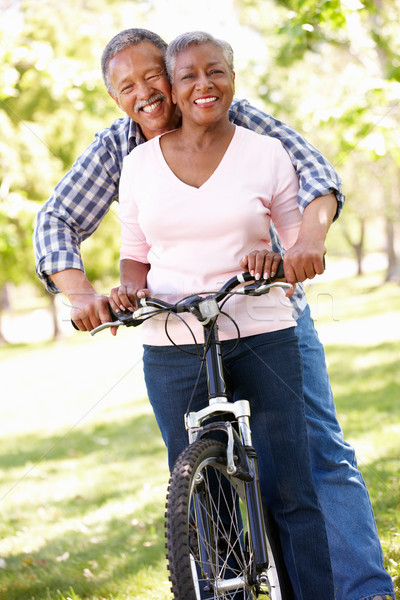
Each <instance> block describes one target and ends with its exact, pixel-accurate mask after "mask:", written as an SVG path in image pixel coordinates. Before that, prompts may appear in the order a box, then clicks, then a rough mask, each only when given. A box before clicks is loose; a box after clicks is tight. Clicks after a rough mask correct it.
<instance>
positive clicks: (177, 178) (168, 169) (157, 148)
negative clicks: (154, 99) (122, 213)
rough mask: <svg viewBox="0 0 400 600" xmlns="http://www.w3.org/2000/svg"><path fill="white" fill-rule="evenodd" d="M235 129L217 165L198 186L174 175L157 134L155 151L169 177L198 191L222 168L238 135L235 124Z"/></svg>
mask: <svg viewBox="0 0 400 600" xmlns="http://www.w3.org/2000/svg"><path fill="white" fill-rule="evenodd" d="M234 127H235V130H234V132H233V136H232V139H231V141H230V142H229V144H228V146H227V148H226V150H225V152H224V154H223V156H222V158H221V160H220V161H219V163H218V165H217V166H216V168H215V169H214V171H213V172H212V173H211V175H210V176H209V177H208V178H207V179H206V180H205V181H204V182H203V183H202V184H201V186H200V187H196V186H194V185H190V184H189V183H185V182H184V181H182V179H180V178H179V177H178V176H177V175H175V173H174V172H173V170H172V169H171V167H170V166H169V164H168V163H167V161H166V160H165V158H164V154H163V151H162V149H161V137H162V135H160V136H158V138H157V143H156V146H155V147H156V151H157V154H158V156H159V159H160V161H161V163H162V164H163V166H164V170H165V171H167V172H168V173H169V175H170V177H172V178H173V179H175V181H176V182H178V183H179V184H180V185H184V186H185V187H186V188H189V189H191V190H194V191H195V192H200V191H201V190H203V189H204V187H205V186H207V185H208V184H209V183H211V182H212V180H213V179H214V177H217V175H218V173H219V171H220V170H222V169H223V166H224V164H225V162H226V160H227V157H228V154H230V152H231V151H232V147H233V145H234V143H236V138H237V136H238V127H237V126H236V125H235V126H234Z"/></svg>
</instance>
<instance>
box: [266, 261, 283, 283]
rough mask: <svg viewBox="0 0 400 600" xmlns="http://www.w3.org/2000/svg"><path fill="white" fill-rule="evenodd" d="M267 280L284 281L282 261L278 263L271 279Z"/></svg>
mask: <svg viewBox="0 0 400 600" xmlns="http://www.w3.org/2000/svg"><path fill="white" fill-rule="evenodd" d="M269 279H270V280H271V281H275V279H285V269H284V266H283V260H281V262H280V263H279V265H278V268H277V269H276V273H275V275H274V276H273V277H270V278H269Z"/></svg>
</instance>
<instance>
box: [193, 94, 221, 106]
mask: <svg viewBox="0 0 400 600" xmlns="http://www.w3.org/2000/svg"><path fill="white" fill-rule="evenodd" d="M216 100H218V98H217V97H216V96H213V97H212V98H199V99H198V100H195V101H194V103H195V104H207V102H215V101H216Z"/></svg>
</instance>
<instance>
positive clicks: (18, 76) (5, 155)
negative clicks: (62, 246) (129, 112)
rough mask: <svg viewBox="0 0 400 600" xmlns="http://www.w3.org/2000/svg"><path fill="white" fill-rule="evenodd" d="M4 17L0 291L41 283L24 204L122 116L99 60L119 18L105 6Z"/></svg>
mask: <svg viewBox="0 0 400 600" xmlns="http://www.w3.org/2000/svg"><path fill="white" fill-rule="evenodd" d="M122 5H123V3H121V4H120V6H122ZM0 11H1V19H0V41H1V44H0V65H1V66H0V128H1V131H2V136H1V139H0V215H1V217H0V218H1V229H2V240H1V260H2V272H1V281H0V287H1V286H2V285H3V284H4V283H5V282H6V281H12V282H14V283H19V282H21V280H26V279H27V278H28V279H32V278H33V279H34V278H35V275H34V266H33V261H32V249H31V248H30V247H29V248H28V246H29V245H30V243H31V242H30V240H31V234H32V227H33V214H34V212H35V211H36V210H37V207H36V205H34V204H32V207H31V210H29V209H28V208H27V207H28V204H27V203H26V202H28V201H32V200H34V201H36V202H40V203H43V202H44V200H46V199H47V197H49V196H50V194H51V192H52V189H53V188H54V186H55V185H56V183H57V182H58V181H59V179H60V178H61V177H62V175H63V174H64V173H65V172H66V171H67V170H68V169H69V168H70V166H71V165H72V163H73V162H74V160H75V159H76V157H77V156H78V155H79V154H80V152H81V151H82V150H83V149H84V148H85V147H86V146H87V145H88V144H89V143H90V142H91V141H92V139H93V134H94V132H95V131H97V130H99V129H103V127H105V126H106V125H108V124H109V123H110V122H111V121H112V120H113V119H114V118H115V117H116V116H119V113H118V111H117V109H116V108H115V107H114V105H113V103H112V102H111V100H110V99H109V97H108V95H107V94H106V92H105V88H104V84H103V81H102V78H101V70H100V56H101V52H102V50H103V47H104V45H105V44H106V43H107V41H108V40H109V39H110V37H111V36H112V35H113V34H114V29H113V27H116V28H117V29H119V25H118V23H119V20H120V16H119V15H118V11H117V7H115V6H114V3H113V2H109V1H107V0H102V2H93V1H90V0H89V1H85V2H82V1H81V0H72V1H71V2H68V3H61V4H60V3H59V2H56V1H55V0H44V1H43V2H37V1H36V0H22V1H21V2H18V3H17V2H15V3H10V4H9V6H8V9H7V8H2V9H0ZM110 31H111V33H110ZM22 199H25V200H26V202H25V203H24V208H20V204H21V202H23V200H22ZM17 205H18V207H19V208H18V216H16V212H15V211H16V206H17ZM28 215H29V218H28ZM98 244H99V245H100V244H101V242H100V240H98ZM106 244H107V245H108V248H109V247H110V244H111V238H110V237H108V238H107V240H104V245H106ZM114 247H115V248H117V247H118V242H117V239H115V244H114ZM28 256H29V259H28V258H27V257H28ZM23 257H25V258H23ZM107 266H108V267H109V265H107ZM99 268H100V263H99V266H98V269H99Z"/></svg>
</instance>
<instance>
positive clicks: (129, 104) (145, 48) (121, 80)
mask: <svg viewBox="0 0 400 600" xmlns="http://www.w3.org/2000/svg"><path fill="white" fill-rule="evenodd" d="M108 75H109V78H110V81H111V85H112V86H113V89H114V92H115V95H114V94H110V96H111V97H112V98H113V99H114V100H115V102H116V103H117V104H118V106H119V107H120V109H121V110H123V111H124V112H125V113H126V114H127V115H128V116H129V117H130V118H131V119H132V120H133V121H135V122H136V123H138V124H139V125H140V127H141V130H142V132H143V134H144V136H145V137H146V139H148V140H150V139H151V138H153V137H155V136H157V135H160V134H161V133H165V132H166V131H170V130H171V129H175V127H176V126H177V122H178V118H179V117H178V113H177V109H176V105H175V104H174V103H173V102H172V98H171V86H170V83H169V81H168V77H167V74H166V72H165V67H164V57H163V53H162V51H161V50H160V49H159V48H157V47H156V46H155V45H154V44H152V43H151V42H147V41H146V42H140V44H136V45H134V46H129V47H128V48H125V50H121V52H118V53H117V54H116V55H115V56H114V57H113V58H112V59H111V60H110V62H109V64H108Z"/></svg>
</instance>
